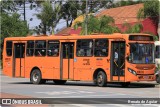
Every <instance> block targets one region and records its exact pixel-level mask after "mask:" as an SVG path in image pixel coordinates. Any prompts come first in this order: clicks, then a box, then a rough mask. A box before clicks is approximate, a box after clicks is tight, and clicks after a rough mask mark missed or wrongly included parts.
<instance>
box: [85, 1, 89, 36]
mask: <svg viewBox="0 0 160 107" xmlns="http://www.w3.org/2000/svg"><path fill="white" fill-rule="evenodd" d="M87 22H88V0H86V16H85V35H87Z"/></svg>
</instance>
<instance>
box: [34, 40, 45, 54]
mask: <svg viewBox="0 0 160 107" xmlns="http://www.w3.org/2000/svg"><path fill="white" fill-rule="evenodd" d="M35 56H46V41H44V40H37V41H35Z"/></svg>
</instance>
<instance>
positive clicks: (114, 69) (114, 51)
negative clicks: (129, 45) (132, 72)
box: [111, 41, 125, 82]
mask: <svg viewBox="0 0 160 107" xmlns="http://www.w3.org/2000/svg"><path fill="white" fill-rule="evenodd" d="M111 46H112V48H111V81H122V82H123V81H124V79H125V77H124V74H125V42H124V41H113V42H112V43H111Z"/></svg>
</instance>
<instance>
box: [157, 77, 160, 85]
mask: <svg viewBox="0 0 160 107" xmlns="http://www.w3.org/2000/svg"><path fill="white" fill-rule="evenodd" d="M156 82H157V83H159V84H160V77H159V76H158V75H156Z"/></svg>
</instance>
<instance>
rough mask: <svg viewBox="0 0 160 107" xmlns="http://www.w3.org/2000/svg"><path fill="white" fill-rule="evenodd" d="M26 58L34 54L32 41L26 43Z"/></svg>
mask: <svg viewBox="0 0 160 107" xmlns="http://www.w3.org/2000/svg"><path fill="white" fill-rule="evenodd" d="M26 52H27V53H26V55H27V56H33V54H34V41H27V51H26Z"/></svg>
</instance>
